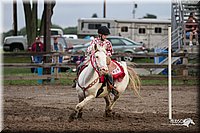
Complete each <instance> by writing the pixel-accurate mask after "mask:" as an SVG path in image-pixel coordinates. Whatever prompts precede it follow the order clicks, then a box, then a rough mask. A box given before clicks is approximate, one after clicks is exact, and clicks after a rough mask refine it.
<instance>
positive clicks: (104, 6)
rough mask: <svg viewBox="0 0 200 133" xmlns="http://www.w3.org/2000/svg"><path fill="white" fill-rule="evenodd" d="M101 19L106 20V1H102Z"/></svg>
mask: <svg viewBox="0 0 200 133" xmlns="http://www.w3.org/2000/svg"><path fill="white" fill-rule="evenodd" d="M103 17H104V18H106V0H104V1H103Z"/></svg>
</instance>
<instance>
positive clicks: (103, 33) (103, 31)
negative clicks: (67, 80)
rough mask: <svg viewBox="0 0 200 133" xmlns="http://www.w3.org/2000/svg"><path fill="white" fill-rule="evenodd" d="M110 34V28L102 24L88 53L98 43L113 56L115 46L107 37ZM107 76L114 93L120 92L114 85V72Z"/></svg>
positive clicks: (108, 54) (93, 49)
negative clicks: (113, 46)
mask: <svg viewBox="0 0 200 133" xmlns="http://www.w3.org/2000/svg"><path fill="white" fill-rule="evenodd" d="M109 34H110V30H109V29H108V28H107V27H106V26H101V27H100V28H99V29H98V37H97V38H95V39H94V40H92V41H91V43H90V46H89V47H88V48H87V53H88V54H89V55H90V54H91V53H92V52H93V51H95V48H94V46H95V45H98V46H97V47H103V48H105V50H106V55H107V56H109V57H111V56H112V54H113V48H112V44H111V42H110V41H108V40H107V39H106V38H107V36H108V35H109ZM105 78H106V79H107V82H108V84H109V88H110V89H111V92H112V93H113V94H114V95H117V94H118V91H117V90H116V89H115V87H114V81H113V77H112V74H110V73H109V74H106V75H105ZM75 85H76V84H73V86H72V87H75Z"/></svg>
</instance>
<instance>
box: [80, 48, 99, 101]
mask: <svg viewBox="0 0 200 133" xmlns="http://www.w3.org/2000/svg"><path fill="white" fill-rule="evenodd" d="M96 52H97V51H95V52H94V53H93V54H91V55H90V59H89V60H88V61H87V62H86V63H88V62H89V61H90V62H91V65H92V67H93V69H94V70H95V72H97V74H98V77H97V78H96V79H94V80H93V81H92V82H91V83H90V84H89V85H88V86H87V87H83V86H81V85H80V84H79V82H78V80H77V83H78V86H79V87H80V88H81V89H82V90H83V94H84V97H85V91H86V90H87V89H89V88H91V87H92V86H93V85H95V84H96V83H97V81H98V80H100V73H99V67H98V65H97V62H96V59H95V58H94V54H95V53H96ZM86 63H85V64H86ZM94 63H95V65H96V67H97V68H96V67H95V66H94ZM78 77H79V75H78Z"/></svg>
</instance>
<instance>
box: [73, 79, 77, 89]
mask: <svg viewBox="0 0 200 133" xmlns="http://www.w3.org/2000/svg"><path fill="white" fill-rule="evenodd" d="M75 87H76V80H73V84H72V88H75Z"/></svg>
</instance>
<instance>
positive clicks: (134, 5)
mask: <svg viewBox="0 0 200 133" xmlns="http://www.w3.org/2000/svg"><path fill="white" fill-rule="evenodd" d="M136 8H137V4H136V3H135V1H133V12H132V13H133V19H135V12H136V10H135V9H136Z"/></svg>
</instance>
